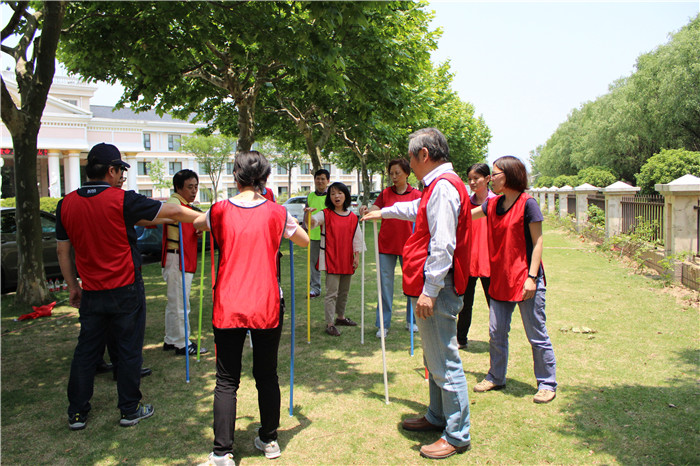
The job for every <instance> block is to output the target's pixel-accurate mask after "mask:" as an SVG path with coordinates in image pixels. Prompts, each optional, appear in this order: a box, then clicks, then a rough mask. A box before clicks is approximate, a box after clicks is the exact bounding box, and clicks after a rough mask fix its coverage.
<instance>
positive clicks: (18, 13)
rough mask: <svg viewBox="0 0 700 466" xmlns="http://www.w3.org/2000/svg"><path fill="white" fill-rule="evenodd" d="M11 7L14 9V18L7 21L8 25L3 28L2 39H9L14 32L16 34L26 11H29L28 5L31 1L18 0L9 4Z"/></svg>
mask: <svg viewBox="0 0 700 466" xmlns="http://www.w3.org/2000/svg"><path fill="white" fill-rule="evenodd" d="M9 5H10V8H12V9H13V10H14V13H13V14H12V18H10V21H8V22H7V25H6V26H5V27H4V28H3V29H2V40H5V39H7V38H8V37H10V36H11V35H12V34H14V32H15V29H16V28H17V26H18V25H19V21H20V19H21V18H22V16H23V14H24V12H25V11H27V6H28V5H29V2H18V3H16V4H9Z"/></svg>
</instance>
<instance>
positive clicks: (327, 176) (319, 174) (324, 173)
mask: <svg viewBox="0 0 700 466" xmlns="http://www.w3.org/2000/svg"><path fill="white" fill-rule="evenodd" d="M321 175H326V179H327V180H330V179H331V172H329V171H328V170H326V169H325V168H321V169H319V170H316V173H314V178H316V177H317V176H321Z"/></svg>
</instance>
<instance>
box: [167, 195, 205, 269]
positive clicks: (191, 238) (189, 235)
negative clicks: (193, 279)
mask: <svg viewBox="0 0 700 466" xmlns="http://www.w3.org/2000/svg"><path fill="white" fill-rule="evenodd" d="M180 205H182V206H184V207H188V208H190V209H191V208H192V207H190V206H189V205H187V204H185V203H183V202H182V201H180ZM168 228H175V229H179V228H178V226H177V225H172V224H165V225H163V251H162V254H161V259H160V266H161V267H165V261H166V258H167V250H168V249H178V250H179V249H180V243H178V244H177V246H175V244H173V243H172V242H170V241H168ZM197 239H198V238H197V229H196V228H195V227H194V225H192V224H191V223H183V224H182V244H183V247H184V249H185V272H187V273H195V272H196V271H197ZM177 260H178V267H179V268H180V270H182V262H181V259H180V255H179V254H178V259H177Z"/></svg>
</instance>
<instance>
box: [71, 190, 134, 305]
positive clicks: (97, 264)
mask: <svg viewBox="0 0 700 466" xmlns="http://www.w3.org/2000/svg"><path fill="white" fill-rule="evenodd" d="M83 189H87V190H89V189H91V188H90V187H85V188H83ZM95 189H104V188H101V187H97V188H95ZM61 223H62V224H63V226H64V228H65V229H66V233H67V234H68V237H69V238H70V242H71V244H72V245H73V247H74V248H75V251H76V254H75V266H76V268H77V269H78V275H80V277H81V278H82V280H83V289H84V290H88V291H97V290H112V289H114V288H120V287H122V286H126V285H131V284H132V283H134V280H135V271H134V260H133V257H132V255H131V253H132V252H131V245H130V244H129V239H128V238H127V236H126V223H125V222H124V191H122V190H121V189H120V188H112V187H110V188H106V189H104V190H103V191H102V192H101V193H99V194H97V195H95V196H92V197H83V196H80V195H79V194H78V192H77V191H73V192H72V193H69V194H67V195H66V197H65V198H64V199H63V203H62V205H61ZM96 239H97V240H96Z"/></svg>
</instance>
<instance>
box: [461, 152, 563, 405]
mask: <svg viewBox="0 0 700 466" xmlns="http://www.w3.org/2000/svg"><path fill="white" fill-rule="evenodd" d="M491 186H492V188H493V190H494V191H495V192H500V193H503V194H501V195H500V196H498V197H495V198H491V199H489V200H488V201H486V202H485V203H484V204H483V206H482V207H477V208H475V209H473V210H472V218H473V219H474V220H476V219H478V218H481V217H483V216H484V215H486V217H487V225H488V245H489V254H490V257H491V260H490V267H491V283H490V286H489V295H490V296H491V304H490V306H489V337H490V340H489V354H490V360H491V367H490V369H489V373H488V374H487V375H486V378H485V379H484V380H482V381H481V382H479V383H478V384H476V385H475V386H474V391H475V392H486V391H489V390H499V389H502V388H505V386H506V370H507V367H508V332H509V331H510V322H511V318H512V315H513V311H514V310H515V305H516V304H517V305H518V307H519V308H520V316H521V318H522V320H523V327H524V328H525V334H526V335H527V338H528V340H529V341H530V345H531V346H532V357H533V360H534V366H535V378H536V379H537V390H538V391H537V394H536V395H535V397H534V399H533V401H534V402H535V403H549V402H550V401H552V400H553V399H554V397H555V396H556V389H557V382H556V361H555V359H554V350H553V349H552V342H551V341H550V339H549V335H548V334H547V326H546V320H547V318H546V315H545V311H544V305H545V291H546V289H545V284H546V280H545V277H544V268H543V267H542V249H543V241H542V220H543V219H544V218H543V216H542V212H541V211H540V208H539V206H538V205H537V201H535V199H534V198H532V197H531V196H530V195H528V194H526V193H525V190H526V189H527V170H526V168H525V165H524V164H523V163H522V162H521V161H520V160H518V159H517V158H515V157H513V156H505V157H501V158H499V159H498V160H496V161H495V162H494V163H493V174H492V175H491Z"/></svg>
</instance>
